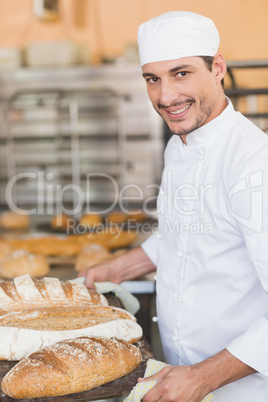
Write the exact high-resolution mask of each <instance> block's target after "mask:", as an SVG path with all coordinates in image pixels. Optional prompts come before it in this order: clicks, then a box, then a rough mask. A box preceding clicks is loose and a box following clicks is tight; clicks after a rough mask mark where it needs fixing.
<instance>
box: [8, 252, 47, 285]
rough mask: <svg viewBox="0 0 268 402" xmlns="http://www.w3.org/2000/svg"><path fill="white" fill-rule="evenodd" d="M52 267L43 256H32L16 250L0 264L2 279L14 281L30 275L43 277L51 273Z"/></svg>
mask: <svg viewBox="0 0 268 402" xmlns="http://www.w3.org/2000/svg"><path fill="white" fill-rule="evenodd" d="M49 271H50V267H49V264H48V262H47V260H46V258H45V257H44V256H42V255H37V254H31V253H28V252H27V251H25V250H15V251H13V252H12V253H10V254H8V255H7V256H6V257H5V258H4V259H3V260H2V261H1V262H0V277H2V278H4V279H13V278H15V277H16V276H19V275H26V274H29V275H31V276H38V277H42V276H45V275H47V274H48V273H49Z"/></svg>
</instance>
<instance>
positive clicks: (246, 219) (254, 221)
mask: <svg viewBox="0 0 268 402" xmlns="http://www.w3.org/2000/svg"><path fill="white" fill-rule="evenodd" d="M240 197H243V200H244V204H242V203H241V202H239V198H240ZM237 205H239V207H240V210H239V211H238V210H237V209H238V206H237ZM244 205H247V207H248V210H247V211H246V210H245V209H246V208H243V207H244ZM228 208H229V211H230V214H231V215H232V216H233V217H234V218H235V219H236V221H237V222H239V223H240V224H241V225H243V226H244V227H246V228H248V229H250V230H254V231H255V232H261V231H262V230H263V171H262V170H258V171H257V172H254V173H252V174H250V175H249V176H248V179H246V178H243V179H241V180H240V181H239V182H237V183H236V184H235V185H234V186H233V187H232V188H231V190H230V192H229V194H228Z"/></svg>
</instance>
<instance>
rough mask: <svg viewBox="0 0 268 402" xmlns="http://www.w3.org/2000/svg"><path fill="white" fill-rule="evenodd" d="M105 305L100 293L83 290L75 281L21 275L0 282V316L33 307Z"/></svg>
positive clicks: (84, 287)
mask: <svg viewBox="0 0 268 402" xmlns="http://www.w3.org/2000/svg"><path fill="white" fill-rule="evenodd" d="M75 305H79V306H80V307H81V306H92V305H108V301H107V299H106V298H105V296H103V295H102V294H101V293H98V292H96V291H93V290H90V289H87V287H86V286H85V285H84V284H83V283H81V282H79V281H76V280H70V281H65V282H62V281H60V280H59V279H58V278H49V277H48V278H46V277H45V278H42V279H36V278H34V277H31V276H30V275H21V276H18V277H16V278H14V279H13V280H12V281H5V280H2V281H0V314H5V313H6V312H8V311H15V310H16V311H22V310H26V309H30V308H36V307H57V306H62V307H68V306H75Z"/></svg>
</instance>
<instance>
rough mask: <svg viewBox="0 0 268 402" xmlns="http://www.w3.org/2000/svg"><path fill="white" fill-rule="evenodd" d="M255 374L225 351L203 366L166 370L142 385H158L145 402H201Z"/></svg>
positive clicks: (176, 367) (145, 397) (148, 394)
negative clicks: (231, 383) (231, 384)
mask: <svg viewBox="0 0 268 402" xmlns="http://www.w3.org/2000/svg"><path fill="white" fill-rule="evenodd" d="M255 372H256V371H255V370H254V369H253V368H252V367H249V366H247V365H246V364H245V363H243V362H242V361H240V360H238V359H237V358H236V357H235V356H233V355H232V354H231V353H230V352H228V350H227V349H224V350H222V351H221V352H219V353H217V354H216V355H215V356H212V357H210V358H209V359H206V360H204V361H202V362H200V363H196V364H192V365H189V366H169V367H165V368H163V369H162V370H161V371H159V373H157V374H155V375H153V376H151V377H148V378H146V379H144V378H143V379H141V378H140V379H138V382H142V381H153V380H157V381H158V382H157V384H156V385H155V386H154V387H153V388H152V389H151V390H150V391H148V392H147V394H146V395H145V396H144V398H143V399H142V401H143V402H156V401H161V402H201V401H202V399H203V398H204V397H205V396H206V395H208V394H209V393H210V392H212V391H214V390H215V389H218V388H220V387H221V386H223V385H226V384H229V383H230V382H233V381H236V380H238V379H240V378H243V377H246V376H248V375H250V374H253V373H255Z"/></svg>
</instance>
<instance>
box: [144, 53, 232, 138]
mask: <svg viewBox="0 0 268 402" xmlns="http://www.w3.org/2000/svg"><path fill="white" fill-rule="evenodd" d="M142 70H143V77H144V78H145V80H146V84H147V90H148V94H149V97H150V100H151V102H152V104H153V107H154V108H155V110H156V111H157V112H158V113H159V114H160V116H162V117H163V119H164V120H165V121H166V123H167V125H168V126H169V128H170V130H171V131H172V132H173V133H174V134H178V135H180V136H182V138H183V137H184V136H185V135H187V134H188V133H190V132H191V131H193V130H195V129H196V128H198V127H200V126H202V125H204V124H206V123H208V122H209V121H210V120H212V119H213V118H215V117H216V116H217V115H218V114H219V113H220V112H221V111H222V110H220V104H222V98H223V97H224V94H223V91H222V89H221V88H220V84H219V83H220V79H219V77H218V76H216V74H215V73H214V70H213V71H212V72H210V71H209V69H208V67H207V65H206V64H205V62H204V60H203V59H202V58H201V57H185V58H181V59H178V60H168V61H159V62H154V63H148V64H145V65H144V66H143V68H142Z"/></svg>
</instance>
